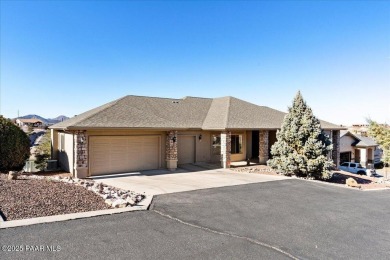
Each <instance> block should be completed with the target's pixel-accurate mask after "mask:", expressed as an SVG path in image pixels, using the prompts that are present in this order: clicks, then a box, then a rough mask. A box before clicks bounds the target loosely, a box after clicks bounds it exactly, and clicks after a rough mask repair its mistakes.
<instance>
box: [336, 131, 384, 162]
mask: <svg viewBox="0 0 390 260" xmlns="http://www.w3.org/2000/svg"><path fill="white" fill-rule="evenodd" d="M381 155H382V153H381V150H380V149H379V148H378V144H377V143H376V142H375V140H374V139H372V138H371V137H367V136H362V135H358V134H355V133H353V132H351V131H348V130H341V132H340V162H341V163H343V162H358V163H360V164H361V165H363V166H367V164H369V163H371V164H372V163H374V162H379V161H380V158H381Z"/></svg>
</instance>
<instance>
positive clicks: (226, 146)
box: [221, 132, 232, 168]
mask: <svg viewBox="0 0 390 260" xmlns="http://www.w3.org/2000/svg"><path fill="white" fill-rule="evenodd" d="M231 147H232V142H231V133H230V132H222V133H221V164H222V167H223V168H230V162H231Z"/></svg>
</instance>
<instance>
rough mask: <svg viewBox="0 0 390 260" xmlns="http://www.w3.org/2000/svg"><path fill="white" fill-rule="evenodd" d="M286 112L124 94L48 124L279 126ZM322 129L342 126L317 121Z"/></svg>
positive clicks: (230, 102)
mask: <svg viewBox="0 0 390 260" xmlns="http://www.w3.org/2000/svg"><path fill="white" fill-rule="evenodd" d="M285 115H286V113H283V112H281V111H278V110H275V109H272V108H269V107H265V106H258V105H255V104H252V103H249V102H246V101H243V100H240V99H237V98H234V97H221V98H214V99H212V98H199V97H185V98H182V99H170V98H157V97H140V96H125V97H123V98H121V99H118V100H114V101H112V102H110V103H107V104H105V105H103V106H100V107H97V108H94V109H92V110H89V111H87V112H85V113H82V114H80V115H78V116H75V117H73V118H70V119H68V120H65V121H63V122H60V123H58V124H55V125H53V126H51V127H50V128H53V129H85V128H140V129H141V128H142V129H149V128H155V129H157V128H159V129H203V130H225V129H227V130H234V129H279V128H280V127H281V125H282V121H283V118H284V116H285ZM321 127H322V128H323V129H345V128H343V127H340V126H338V125H334V124H331V123H329V122H325V121H321Z"/></svg>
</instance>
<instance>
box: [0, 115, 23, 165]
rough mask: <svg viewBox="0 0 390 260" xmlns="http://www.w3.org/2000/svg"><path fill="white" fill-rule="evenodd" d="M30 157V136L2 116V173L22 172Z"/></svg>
mask: <svg viewBox="0 0 390 260" xmlns="http://www.w3.org/2000/svg"><path fill="white" fill-rule="evenodd" d="M29 156H30V140H29V138H28V136H27V135H26V134H25V133H24V132H23V131H22V130H21V129H20V128H19V127H17V126H16V125H14V124H13V123H12V122H11V121H10V120H8V119H6V118H4V117H3V116H0V172H8V171H20V170H22V169H23V166H24V164H25V161H26V160H27V159H28V157H29Z"/></svg>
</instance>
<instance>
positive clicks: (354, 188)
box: [292, 178, 390, 191]
mask: <svg viewBox="0 0 390 260" xmlns="http://www.w3.org/2000/svg"><path fill="white" fill-rule="evenodd" d="M292 179H295V180H302V181H309V182H314V183H320V184H325V185H330V186H333V187H339V188H344V189H350V190H356V191H381V190H390V188H389V187H385V188H375V189H361V188H356V187H349V186H346V185H343V184H336V183H331V182H325V181H316V180H306V179H300V178H292Z"/></svg>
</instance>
